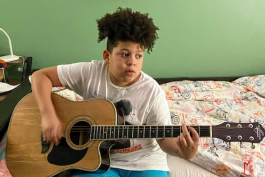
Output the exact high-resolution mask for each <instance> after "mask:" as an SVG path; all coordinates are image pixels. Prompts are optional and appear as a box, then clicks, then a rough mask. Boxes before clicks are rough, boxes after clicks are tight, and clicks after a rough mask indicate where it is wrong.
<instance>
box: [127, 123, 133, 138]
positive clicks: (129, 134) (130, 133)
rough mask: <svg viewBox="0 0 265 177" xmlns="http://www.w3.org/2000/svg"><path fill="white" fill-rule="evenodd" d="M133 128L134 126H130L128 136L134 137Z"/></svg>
mask: <svg viewBox="0 0 265 177" xmlns="http://www.w3.org/2000/svg"><path fill="white" fill-rule="evenodd" d="M133 129H134V126H128V132H127V133H128V134H127V138H133Z"/></svg>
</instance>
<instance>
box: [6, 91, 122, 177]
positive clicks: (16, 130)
mask: <svg viewBox="0 0 265 177" xmlns="http://www.w3.org/2000/svg"><path fill="white" fill-rule="evenodd" d="M52 100H53V103H54V105H55V109H56V112H57V115H58V117H59V118H60V119H61V122H62V131H63V136H64V137H63V138H62V140H61V143H60V144H59V145H58V146H55V145H53V144H49V143H48V142H47V141H45V140H44V139H43V137H42V133H41V115H40V111H39V108H38V105H37V103H36V102H35V98H34V97H33V94H32V93H30V94H28V95H27V96H25V97H24V98H23V99H22V100H21V101H20V102H19V104H18V105H17V106H16V108H15V109H14V112H13V115H12V117H11V120H10V125H9V129H8V137H7V150H6V163H7V166H8V169H9V170H10V172H11V174H12V175H13V176H14V177H36V176H38V177H46V176H54V175H56V174H58V173H60V172H62V171H64V170H66V169H79V170H84V171H91V172H93V171H96V170H97V169H99V168H100V167H105V168H104V169H106V170H107V169H108V165H109V152H108V150H109V148H110V147H111V146H112V144H111V143H106V144H108V145H107V146H105V147H101V145H102V144H103V143H102V142H103V141H102V140H90V139H89V134H88V133H87V132H86V131H84V130H83V129H78V130H79V131H78V132H76V131H73V129H74V128H76V127H83V126H84V125H86V126H88V127H89V126H91V125H116V123H117V122H116V121H117V120H116V117H117V113H116V109H115V107H114V105H113V104H112V103H111V102H109V101H108V100H105V99H91V100H88V101H83V102H75V101H70V100H68V99H65V98H63V97H61V96H59V95H57V94H54V93H52ZM76 136H78V139H77V140H76V139H74V138H75V137H76ZM102 152H105V154H102ZM103 158H105V160H106V161H108V162H107V163H106V165H102V161H103ZM106 166H107V168H106Z"/></svg>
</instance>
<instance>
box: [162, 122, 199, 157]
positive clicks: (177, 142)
mask: <svg viewBox="0 0 265 177" xmlns="http://www.w3.org/2000/svg"><path fill="white" fill-rule="evenodd" d="M181 126H182V133H181V134H180V135H179V136H178V137H176V138H164V139H159V140H157V142H158V144H159V146H160V148H161V149H162V150H163V151H164V152H166V153H168V154H170V155H173V156H178V157H181V158H183V159H192V158H193V157H194V156H195V155H196V153H197V150H198V146H199V135H198V133H197V131H196V130H195V129H194V128H192V127H189V128H188V129H189V130H190V131H191V134H192V137H191V136H190V133H189V131H188V129H187V126H186V124H185V122H182V125H181Z"/></svg>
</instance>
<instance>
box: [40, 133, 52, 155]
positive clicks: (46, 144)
mask: <svg viewBox="0 0 265 177" xmlns="http://www.w3.org/2000/svg"><path fill="white" fill-rule="evenodd" d="M49 147H50V143H49V142H48V141H46V140H45V139H44V138H43V136H42V134H41V153H42V154H43V153H45V152H47V151H48V150H49Z"/></svg>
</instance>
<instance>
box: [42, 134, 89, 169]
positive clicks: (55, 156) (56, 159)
mask: <svg viewBox="0 0 265 177" xmlns="http://www.w3.org/2000/svg"><path fill="white" fill-rule="evenodd" d="M87 149H88V148H86V149H83V150H74V149H72V148H71V147H70V146H69V145H68V144H67V142H66V140H65V138H62V139H61V142H60V143H59V144H58V145H57V146H55V145H54V146H53V148H52V150H51V152H50V153H49V155H48V156H47V161H48V162H49V163H51V164H53V165H60V166H64V165H71V164H74V163H76V162H79V161H80V160H81V159H82V158H83V157H84V156H85V155H86V153H87Z"/></svg>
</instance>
